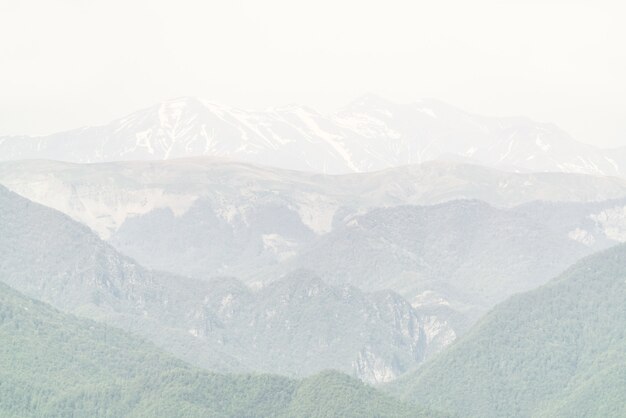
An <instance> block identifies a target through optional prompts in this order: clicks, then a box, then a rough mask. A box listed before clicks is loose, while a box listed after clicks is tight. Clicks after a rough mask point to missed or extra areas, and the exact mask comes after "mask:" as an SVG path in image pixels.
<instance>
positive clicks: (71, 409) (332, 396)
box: [0, 284, 438, 418]
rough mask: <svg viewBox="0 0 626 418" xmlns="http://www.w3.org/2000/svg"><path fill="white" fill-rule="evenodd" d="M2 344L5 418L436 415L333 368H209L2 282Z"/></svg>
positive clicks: (0, 409) (0, 408)
mask: <svg viewBox="0 0 626 418" xmlns="http://www.w3.org/2000/svg"><path fill="white" fill-rule="evenodd" d="M0 339H1V340H2V344H0V381H1V382H2V383H1V384H0V416H6V417H16V416H19V417H24V418H27V417H41V416H46V417H67V416H89V417H122V416H123V417H172V416H176V417H237V418H239V417H276V418H281V417H283V418H287V417H331V416H332V417H340V416H341V417H421V416H423V417H426V416H430V417H434V416H438V414H435V413H432V412H426V411H423V410H421V409H418V408H413V407H409V406H408V405H407V404H403V403H401V402H399V401H396V400H393V399H391V398H390V397H388V396H386V395H384V394H382V393H380V392H378V391H376V390H374V389H372V388H369V387H367V386H365V385H363V384H362V383H361V382H359V381H357V380H354V379H351V378H349V377H348V376H345V375H341V374H339V373H336V372H325V373H321V374H319V375H316V376H313V377H310V378H308V379H305V380H302V381H295V380H291V379H288V378H284V377H278V376H269V375H254V376H247V375H219V374H210V373H206V372H202V371H199V370H197V369H194V368H192V367H190V366H188V365H186V364H185V363H182V362H181V361H178V360H175V359H173V358H172V357H170V356H169V355H167V354H165V353H162V352H160V351H158V350H157V349H156V348H155V347H154V346H152V345H151V344H148V343H145V342H143V341H141V340H138V339H135V338H133V337H131V336H130V335H128V334H126V333H124V332H121V331H119V330H117V329H115V328H111V327H106V326H105V325H102V324H98V323H95V322H92V321H88V320H84V319H79V318H76V317H74V316H71V315H67V314H63V313H61V312H59V311H57V310H55V309H53V308H52V307H50V306H48V305H46V304H43V303H41V302H36V301H33V300H31V299H29V298H26V297H25V296H22V295H21V294H19V293H17V292H15V291H14V290H12V289H9V288H8V287H7V286H6V285H4V284H0Z"/></svg>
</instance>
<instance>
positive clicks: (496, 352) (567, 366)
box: [394, 245, 626, 418]
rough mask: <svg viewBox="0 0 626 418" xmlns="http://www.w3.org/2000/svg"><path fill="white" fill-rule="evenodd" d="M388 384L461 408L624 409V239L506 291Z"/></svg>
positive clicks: (593, 413)
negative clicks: (537, 282)
mask: <svg viewBox="0 0 626 418" xmlns="http://www.w3.org/2000/svg"><path fill="white" fill-rule="evenodd" d="M394 389H396V390H400V391H401V392H402V393H403V394H404V397H405V398H406V399H410V400H412V401H416V402H421V403H423V404H425V405H427V406H431V407H436V408H442V409H444V410H448V411H451V412H455V413H457V414H459V415H461V416H473V417H504V416H511V417H529V416H533V417H568V418H571V417H624V416H626V246H624V245H620V246H617V247H614V248H611V249H609V250H606V251H604V252H601V253H598V254H595V255H593V256H590V257H588V258H586V259H583V260H582V261H581V262H579V263H577V264H575V265H574V266H573V267H571V268H570V269H569V270H568V271H566V272H565V273H564V274H563V275H561V276H560V277H558V278H556V279H554V280H553V281H551V282H550V283H548V284H547V285H545V286H543V287H541V288H539V289H536V290H534V291H531V292H528V293H525V294H521V295H518V296H514V297H512V298H510V299H509V300H507V301H506V302H504V303H502V304H501V305H499V306H498V307H496V308H495V309H494V310H493V311H492V312H490V313H489V314H488V315H487V316H486V317H485V318H484V319H483V320H482V321H481V322H479V323H478V324H477V326H475V327H474V328H473V330H472V331H471V332H470V333H469V334H468V335H467V336H466V337H465V338H463V339H461V340H459V341H458V342H457V343H455V344H454V345H453V346H452V347H451V348H450V349H449V350H448V351H447V352H444V353H442V354H441V355H439V356H438V357H436V358H435V359H434V360H433V361H432V362H431V363H430V364H427V365H426V366H424V367H422V368H421V369H419V370H418V371H417V372H415V373H414V374H412V375H408V376H407V377H406V378H404V379H402V381H401V382H398V383H397V384H396V385H395V386H394Z"/></svg>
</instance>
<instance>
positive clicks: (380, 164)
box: [0, 95, 626, 175]
mask: <svg viewBox="0 0 626 418" xmlns="http://www.w3.org/2000/svg"><path fill="white" fill-rule="evenodd" d="M589 140H590V141H592V140H593V138H589ZM190 156H212V157H221V158H229V159H233V160H237V161H242V162H249V163H254V164H262V165H269V166H273V167H278V168H285V169H294V170H304V171H312V172H320V173H328V174H341V173H351V172H366V171H375V170H381V169H386V168H391V167H398V166H402V165H406V164H416V163H422V162H426V161H431V160H435V159H451V160H456V161H465V162H474V163H477V164H483V165H486V166H491V167H497V168H501V169H506V170H512V171H553V172H573V173H585V174H596V175H626V152H624V151H623V150H619V151H615V150H601V149H598V148H595V147H593V146H591V145H586V144H583V143H581V142H577V141H576V140H574V139H573V138H571V137H570V136H569V135H568V134H567V133H565V132H564V131H562V130H560V129H559V128H557V127H556V126H554V125H552V124H547V123H538V122H534V121H532V120H530V119H527V118H523V117H510V118H493V117H484V116H478V115H472V114H469V113H467V112H464V111H462V110H460V109H457V108H455V107H453V106H450V105H447V104H445V103H442V102H440V101H437V100H420V101H416V102H412V103H406V104H400V103H393V102H390V101H388V100H385V99H383V98H380V97H377V96H373V95H368V96H364V97H362V98H360V99H357V100H355V101H354V102H352V103H350V104H349V105H347V106H345V107H344V108H342V109H341V110H339V111H338V112H336V113H334V114H330V115H324V114H321V113H319V112H317V111H315V110H313V109H310V108H308V107H306V106H298V105H290V106H284V107H277V108H272V109H268V110H266V111H249V110H244V109H239V108H233V107H229V106H224V105H219V104H216V103H212V102H208V101H206V100H202V99H196V98H180V99H175V100H170V101H167V102H163V103H160V104H158V105H155V106H153V107H150V108H147V109H144V110H140V111H138V112H136V113H133V114H131V115H128V116H125V117H122V118H120V119H118V120H115V121H113V122H111V123H109V124H107V125H103V126H97V127H85V128H80V129H76V130H73V131H68V132H60V133H56V134H52V135H49V136H41V137H27V136H17V137H0V160H15V159H31V158H40V159H53V160H61V161H70V162H83V163H86V162H106V161H120V160H125V161H128V160H165V159H172V158H181V157H190Z"/></svg>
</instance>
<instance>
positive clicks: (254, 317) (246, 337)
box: [0, 187, 455, 383]
mask: <svg viewBox="0 0 626 418" xmlns="http://www.w3.org/2000/svg"><path fill="white" fill-rule="evenodd" d="M0 235H1V236H2V238H3V239H2V240H1V241H0V269H1V271H2V276H1V277H0V280H2V281H4V282H5V283H7V284H9V285H10V286H13V287H14V288H16V289H18V290H20V291H22V292H23V293H25V294H27V295H28V296H31V297H34V298H37V299H40V300H43V301H45V302H48V303H50V304H52V305H53V306H55V307H57V308H59V309H62V310H64V311H67V312H71V313H74V314H77V315H82V316H87V317H89V318H92V319H96V320H101V321H106V322H108V323H110V324H112V325H115V326H117V327H120V328H123V329H125V330H127V331H130V332H133V333H136V334H139V335H141V336H144V337H146V338H149V339H150V340H151V341H153V342H154V343H155V344H157V345H159V346H160V347H162V348H165V349H167V350H168V351H170V352H172V353H174V354H176V355H177V356H179V357H180V358H182V359H184V360H187V361H189V362H192V363H194V364H196V365H200V366H203V367H206V368H209V369H211V370H216V371H262V372H274V373H276V372H280V373H284V374H286V375H291V376H308V375H310V374H313V373H316V372H319V371H321V370H325V369H337V370H341V371H344V372H346V373H349V374H352V375H354V376H357V377H359V378H361V379H363V380H365V381H368V382H372V383H377V382H384V381H389V380H391V379H394V378H396V377H397V376H399V375H400V374H402V373H403V372H405V371H406V370H408V369H410V368H412V367H413V366H415V365H417V364H420V363H421V362H423V361H424V360H425V359H426V358H427V357H428V356H429V355H430V354H432V353H434V352H436V351H438V350H439V349H441V348H442V347H443V346H445V345H446V344H448V343H449V342H451V341H452V340H453V339H454V337H455V334H454V331H453V330H452V329H451V328H450V327H449V325H448V324H447V322H446V321H445V320H440V319H439V318H438V317H436V316H433V315H431V314H429V313H427V312H422V311H420V310H419V309H416V308H413V307H412V306H411V305H410V304H409V303H408V302H407V301H405V300H404V299H403V298H402V297H400V296H399V295H397V294H395V293H393V292H390V291H384V292H377V293H372V294H368V293H365V292H363V291H360V290H359V289H357V288H354V287H350V286H330V285H327V284H325V283H324V282H323V281H322V280H320V279H319V278H317V277H316V276H315V275H312V274H310V273H307V272H305V271H299V272H295V273H293V274H292V275H291V276H289V277H286V278H284V279H282V280H279V281H277V282H275V283H273V284H272V285H271V286H268V287H265V288H263V289H260V290H258V291H252V290H250V289H249V288H248V287H246V286H245V285H244V284H243V283H241V282H239V281H238V280H236V279H232V278H215V279H213V280H208V281H207V280H205V281H202V280H197V279H189V278H185V277H182V276H176V275H173V274H169V273H161V272H155V271H151V270H147V269H145V268H143V267H142V266H140V265H138V264H137V263H136V262H135V261H134V260H132V259H130V258H127V257H125V256H122V255H121V254H119V253H118V252H117V251H116V250H115V249H114V248H113V247H111V246H110V245H108V244H106V243H105V242H103V241H101V240H100V239H99V238H98V237H97V236H96V235H95V234H94V233H93V232H91V231H90V230H89V229H88V228H87V227H85V226H83V225H80V224H79V223H77V222H75V221H73V220H71V219H70V218H69V217H67V216H66V215H63V214H61V213H59V212H57V211H54V210H52V209H49V208H46V207H44V206H41V205H39V204H35V203H33V202H30V201H28V200H26V199H24V198H22V197H20V196H18V195H17V194H15V193H12V192H10V191H8V190H6V189H4V188H1V187H0Z"/></svg>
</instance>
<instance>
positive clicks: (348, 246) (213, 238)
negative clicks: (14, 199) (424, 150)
mask: <svg viewBox="0 0 626 418" xmlns="http://www.w3.org/2000/svg"><path fill="white" fill-rule="evenodd" d="M0 184H4V185H6V186H7V187H9V188H11V189H12V190H14V191H16V192H18V193H20V194H21V195H23V196H25V197H27V198H29V199H32V200H34V201H37V202H40V203H42V204H44V205H47V206H50V207H54V208H56V209H58V210H60V211H63V212H65V213H66V214H67V215H69V216H71V217H72V218H74V219H75V220H77V221H80V222H82V223H84V224H85V225H87V226H89V227H91V228H92V229H93V230H94V231H96V232H98V233H99V235H100V237H102V238H106V239H107V241H108V243H109V244H111V245H112V246H113V247H115V248H116V249H117V251H119V252H120V253H122V254H125V255H128V256H130V257H132V258H133V259H136V260H137V261H138V262H139V263H140V264H142V265H144V266H146V267H148V268H150V269H155V270H162V271H170V272H173V273H176V274H180V275H184V276H189V277H193V278H195V279H198V280H204V281H208V280H211V278H214V277H224V276H235V277H237V278H239V279H241V280H242V281H243V282H245V283H246V284H247V285H248V286H252V287H257V288H258V287H263V286H266V285H267V284H268V283H271V282H273V281H276V280H279V279H280V278H281V277H286V278H289V277H290V276H291V272H293V271H300V270H302V269H305V270H308V271H311V272H313V273H314V274H315V275H317V276H318V277H320V278H322V280H323V281H324V282H326V283H328V284H330V285H332V286H338V287H343V286H346V285H348V286H354V287H355V288H359V289H363V290H364V291H366V292H377V291H383V290H387V289H392V290H394V291H395V292H398V293H399V294H400V295H401V296H403V297H404V298H406V299H407V300H408V301H409V302H410V303H411V304H412V305H413V306H414V307H416V308H418V309H419V310H420V311H422V312H426V311H427V312H429V314H430V315H432V316H433V317H434V318H437V320H438V321H439V322H441V323H445V324H447V326H449V327H452V330H453V334H455V335H459V334H462V332H463V331H464V330H465V329H467V327H468V326H469V325H471V323H473V322H474V321H475V320H477V319H478V318H479V317H480V316H481V315H483V314H484V313H486V312H487V311H488V310H489V309H491V308H492V307H493V306H494V305H495V304H497V303H498V302H501V301H503V300H504V299H505V298H506V297H508V296H509V295H511V294H513V293H516V292H521V291H526V290H530V289H532V288H534V287H536V286H539V285H541V284H543V283H545V282H546V281H547V280H549V279H551V278H552V277H554V276H555V275H557V274H559V273H560V272H561V271H563V270H564V269H565V268H566V267H568V266H569V265H570V264H572V263H574V262H576V261H577V260H578V259H580V258H582V257H583V256H585V255H588V254H590V253H592V252H593V251H598V250H602V249H604V248H607V247H609V246H611V245H614V244H615V243H619V242H623V241H624V240H626V209H624V208H626V200H624V196H626V181H624V180H621V179H619V178H611V177H597V176H590V175H581V174H564V173H506V172H501V171H498V170H493V169H488V168H483V167H479V166H474V165H467V164H461V163H443V162H429V163H425V164H422V165H415V166H407V167H402V168H396V169H389V170H386V171H382V172H377V173H360V174H351V175H342V176H329V175H327V176H324V175H313V174H308V173H302V172H292V171H285V170H279V169H270V168H263V167H257V166H251V165H247V164H241V163H235V162H226V161H216V160H214V159H207V158H196V159H188V160H187V159H183V160H172V161H165V162H121V163H100V164H86V165H85V164H74V163H61V162H50V161H41V160H35V161H23V162H4V163H0ZM468 199H469V200H468ZM605 199H608V200H605ZM548 200H552V202H549V201H548ZM440 202H442V203H440ZM211 282H212V283H213V285H215V284H216V283H217V282H218V281H217V280H211ZM235 288H236V289H239V288H238V287H237V286H235ZM251 304H252V305H254V303H252V302H251ZM194 329H195V328H194Z"/></svg>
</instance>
